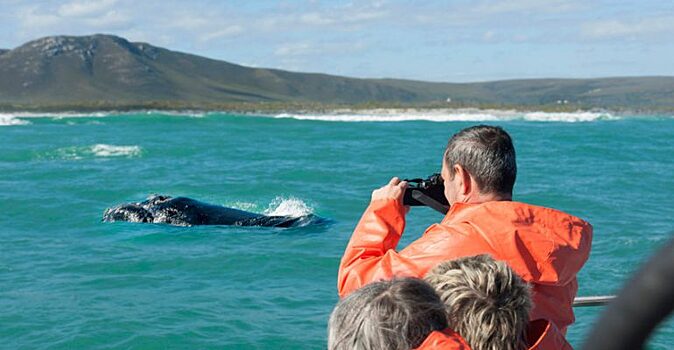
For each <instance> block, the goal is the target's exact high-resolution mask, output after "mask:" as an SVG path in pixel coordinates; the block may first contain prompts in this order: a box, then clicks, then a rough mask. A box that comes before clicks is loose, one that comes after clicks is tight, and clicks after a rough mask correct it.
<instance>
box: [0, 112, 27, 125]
mask: <svg viewBox="0 0 674 350" xmlns="http://www.w3.org/2000/svg"><path fill="white" fill-rule="evenodd" d="M27 124H30V122H29V121H27V120H23V119H19V118H16V117H15V116H13V115H2V114H0V126H10V125H27Z"/></svg>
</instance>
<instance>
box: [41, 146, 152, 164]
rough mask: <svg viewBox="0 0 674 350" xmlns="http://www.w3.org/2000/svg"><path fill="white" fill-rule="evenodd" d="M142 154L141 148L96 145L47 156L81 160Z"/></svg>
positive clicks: (61, 151) (50, 153) (60, 150)
mask: <svg viewBox="0 0 674 350" xmlns="http://www.w3.org/2000/svg"><path fill="white" fill-rule="evenodd" d="M141 153H142V149H141V148H140V147H139V146H115V145H106V144H96V145H93V146H79V147H78V146H73V147H64V148H59V149H57V150H55V151H53V152H49V153H47V154H45V155H44V156H42V157H44V158H48V159H65V160H80V159H85V158H96V157H101V158H108V157H127V158H133V157H138V156H140V155H141ZM42 157H40V158H42Z"/></svg>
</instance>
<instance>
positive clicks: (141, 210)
mask: <svg viewBox="0 0 674 350" xmlns="http://www.w3.org/2000/svg"><path fill="white" fill-rule="evenodd" d="M102 221H104V222H116V221H126V222H140V223H154V224H168V225H174V226H197V225H231V226H263V227H284V228H287V227H299V226H307V225H311V224H320V223H324V222H325V219H323V218H320V217H318V216H316V215H313V214H309V215H303V216H270V215H263V214H257V213H252V212H249V211H245V210H239V209H234V208H228V207H225V206H221V205H214V204H208V203H204V202H201V201H198V200H195V199H192V198H188V197H171V196H166V195H151V196H149V197H148V198H147V200H145V201H142V202H133V203H124V204H120V205H117V206H114V207H111V208H108V209H106V210H105V212H104V213H103V219H102Z"/></svg>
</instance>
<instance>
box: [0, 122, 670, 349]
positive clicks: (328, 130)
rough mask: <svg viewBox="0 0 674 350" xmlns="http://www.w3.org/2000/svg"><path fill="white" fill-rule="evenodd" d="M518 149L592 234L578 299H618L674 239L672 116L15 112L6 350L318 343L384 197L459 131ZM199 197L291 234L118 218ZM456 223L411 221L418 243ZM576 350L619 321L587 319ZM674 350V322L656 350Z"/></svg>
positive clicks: (544, 197) (1, 267) (541, 183)
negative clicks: (341, 279) (364, 220)
mask: <svg viewBox="0 0 674 350" xmlns="http://www.w3.org/2000/svg"><path fill="white" fill-rule="evenodd" d="M483 122H487V123H489V124H495V125H501V126H503V127H504V128H506V129H507V130H508V131H509V132H510V133H511V135H512V136H513V138H514V140H515V146H516V148H517V152H518V154H517V155H518V167H519V174H518V180H517V185H516V187H515V199H516V200H519V201H525V202H530V203H534V204H538V205H545V206H551V207H555V208H558V209H561V210H564V211H567V212H570V213H572V214H575V215H578V216H580V217H582V218H585V219H587V220H589V221H590V222H591V223H592V224H593V225H594V228H595V238H594V243H593V249H592V254H591V257H590V260H589V261H588V262H587V264H586V266H585V268H584V269H583V270H582V272H581V273H580V275H579V283H580V291H579V295H601V294H611V293H614V292H616V291H617V290H618V289H619V288H620V286H621V285H622V283H623V282H624V281H625V279H626V278H628V276H629V275H630V273H632V272H633V271H634V270H635V269H636V268H637V267H638V266H639V264H641V263H642V262H643V261H644V260H645V259H646V258H647V257H648V256H649V255H650V254H652V253H653V252H654V251H655V250H656V249H657V248H658V247H659V246H661V245H662V244H664V243H665V242H666V241H668V240H669V239H670V238H671V237H672V234H673V233H672V232H673V231H674V220H672V218H673V217H674V196H673V194H674V175H673V174H674V142H673V141H674V118H672V117H671V116H644V115H638V116H615V115H611V114H597V113H560V114H546V113H527V114H523V113H518V112H488V111H487V112H476V111H467V112H466V111H462V112H455V113H452V112H446V111H445V112H407V113H397V112H390V111H389V112H387V111H379V112H377V113H370V114H348V113H339V114H333V115H302V116H299V115H290V114H283V115H276V116H254V115H230V114H224V113H217V112H213V113H192V114H190V113H180V112H176V113H166V112H137V113H124V114H114V113H94V114H51V115H49V114H44V115H35V114H27V113H17V114H3V115H0V146H1V147H0V227H1V228H0V348H5V349H84V348H86V349H109V348H116V349H117V348H134V349H160V348H161V349H163V348H174V349H185V348H200V349H205V348H233V349H234V348H236V349H320V348H324V347H325V344H326V324H327V318H328V316H329V313H330V311H331V310H332V308H333V306H334V304H335V303H336V301H337V295H336V276H337V266H338V263H339V259H340V256H341V253H342V252H343V249H344V247H345V245H346V243H347V241H348V239H349V237H350V235H351V231H352V230H353V227H354V226H355V224H356V222H357V221H358V219H359V217H360V214H361V213H362V211H363V209H364V208H365V207H366V206H367V203H368V199H369V196H370V192H371V191H372V190H373V189H374V188H376V187H379V186H381V185H383V184H384V183H386V182H387V181H388V180H389V179H390V178H391V177H392V176H399V177H421V176H425V175H428V174H431V173H432V172H436V171H438V170H439V167H440V159H441V155H442V151H443V149H444V146H445V144H446V142H447V139H448V137H449V136H451V135H452V134H453V133H454V132H456V131H458V130H460V129H461V128H464V127H467V126H469V125H473V124H477V123H483ZM154 193H159V194H167V195H173V196H189V197H192V198H196V199H199V200H202V201H206V202H210V203H216V204H222V205H227V206H231V207H236V208H240V209H245V210H250V211H255V212H261V213H275V214H290V215H293V214H296V215H301V214H306V213H314V214H316V215H319V216H321V217H325V218H329V219H331V223H330V224H328V225H322V226H307V227H300V228H293V229H273V228H250V227H249V228H242V227H172V226H166V225H150V224H132V223H102V222H101V216H102V213H103V211H104V210H105V209H106V208H108V207H110V206H113V205H116V204H119V203H122V202H128V201H140V200H143V199H144V198H145V197H147V196H148V195H150V194H154ZM440 219H441V216H440V215H439V214H436V213H435V212H433V211H432V210H430V209H428V208H413V209H412V210H411V212H410V214H409V215H408V226H407V229H406V233H405V235H404V237H403V240H402V242H401V247H402V246H404V245H406V244H407V243H409V242H410V241H412V240H414V239H415V238H417V237H419V235H420V234H421V233H422V232H423V230H424V229H425V228H426V227H427V226H428V225H430V224H431V223H433V222H437V221H439V220H440ZM576 311H577V312H576V315H577V322H576V324H574V325H573V326H572V327H571V328H570V330H569V339H570V340H571V342H572V343H573V344H574V345H576V346H578V345H580V344H582V341H583V339H584V337H585V336H586V334H587V333H588V331H589V330H590V328H591V327H592V325H593V323H594V322H595V321H596V319H597V317H598V316H599V315H600V313H601V311H602V308H601V307H593V308H582V309H577V310H576ZM673 344H674V322H672V321H671V320H670V321H668V322H667V323H665V324H664V325H663V326H662V327H660V328H659V329H658V330H657V332H656V335H655V336H654V338H653V339H651V342H650V345H649V348H651V349H668V348H673V347H674V346H673Z"/></svg>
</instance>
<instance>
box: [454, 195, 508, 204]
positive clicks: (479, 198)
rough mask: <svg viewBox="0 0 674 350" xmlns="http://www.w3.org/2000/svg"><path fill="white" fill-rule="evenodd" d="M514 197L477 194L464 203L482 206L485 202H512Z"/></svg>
mask: <svg viewBox="0 0 674 350" xmlns="http://www.w3.org/2000/svg"><path fill="white" fill-rule="evenodd" d="M511 200H513V197H512V195H511V194H503V193H476V194H474V195H472V196H470V197H469V198H466V200H465V201H464V203H468V204H480V203H485V202H494V201H511Z"/></svg>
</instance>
